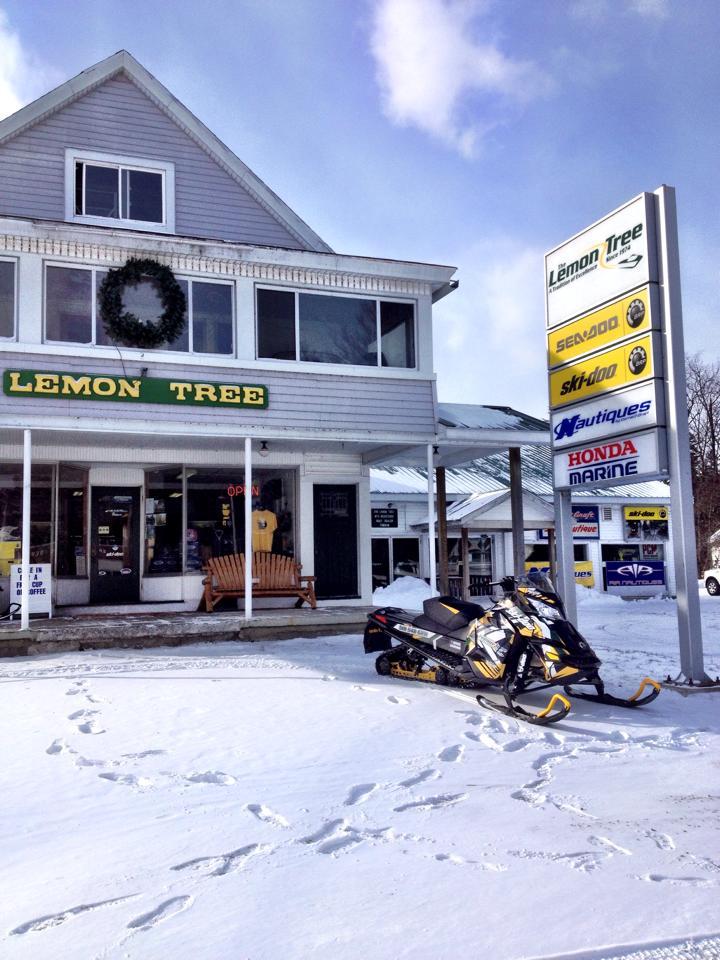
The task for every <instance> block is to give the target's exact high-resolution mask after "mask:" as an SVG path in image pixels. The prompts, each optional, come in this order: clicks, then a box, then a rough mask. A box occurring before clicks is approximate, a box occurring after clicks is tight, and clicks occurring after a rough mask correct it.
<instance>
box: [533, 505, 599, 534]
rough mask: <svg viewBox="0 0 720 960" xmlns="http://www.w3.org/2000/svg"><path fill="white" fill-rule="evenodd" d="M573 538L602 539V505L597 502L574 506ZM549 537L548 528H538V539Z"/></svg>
mask: <svg viewBox="0 0 720 960" xmlns="http://www.w3.org/2000/svg"><path fill="white" fill-rule="evenodd" d="M572 513H573V528H572V534H573V540H599V539H600V507H598V506H596V505H595V504H590V503H587V504H583V505H582V506H581V507H573V509H572ZM547 539H548V532H547V530H538V540H545V541H547Z"/></svg>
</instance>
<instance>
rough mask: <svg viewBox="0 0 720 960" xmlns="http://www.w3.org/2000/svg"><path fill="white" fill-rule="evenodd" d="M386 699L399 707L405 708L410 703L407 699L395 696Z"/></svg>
mask: <svg viewBox="0 0 720 960" xmlns="http://www.w3.org/2000/svg"><path fill="white" fill-rule="evenodd" d="M385 699H386V700H387V702H388V703H396V704H397V705H398V706H403V707H404V706H407V704H408V703H410V701H409V700H408V699H407V697H396V696H394V695H393V696H390V697H385Z"/></svg>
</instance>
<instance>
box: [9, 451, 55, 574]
mask: <svg viewBox="0 0 720 960" xmlns="http://www.w3.org/2000/svg"><path fill="white" fill-rule="evenodd" d="M52 482H53V468H52V466H49V465H45V464H36V465H34V466H33V468H32V490H31V495H30V562H31V563H51V561H52V552H53V551H52V546H53V544H52ZM22 485H23V468H22V464H19V463H18V464H10V463H8V464H0V576H9V574H10V564H11V563H15V562H18V563H19V562H20V555H21V548H22Z"/></svg>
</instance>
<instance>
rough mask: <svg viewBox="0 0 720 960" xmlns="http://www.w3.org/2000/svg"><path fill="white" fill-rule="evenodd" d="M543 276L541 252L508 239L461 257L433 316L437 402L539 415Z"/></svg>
mask: <svg viewBox="0 0 720 960" xmlns="http://www.w3.org/2000/svg"><path fill="white" fill-rule="evenodd" d="M543 273H544V252H543V251H542V250H540V249H539V248H534V247H529V246H526V245H523V244H522V243H521V242H520V241H518V240H515V239H513V238H509V237H508V238H504V239H497V238H494V239H492V240H487V241H483V242H482V243H480V244H477V245H475V246H474V247H472V248H471V249H470V250H468V251H467V252H466V253H465V254H464V255H463V257H462V259H461V260H460V261H459V262H458V274H457V276H458V278H459V280H460V287H459V289H458V290H457V291H456V292H455V293H452V294H450V295H449V296H448V297H447V298H446V299H445V300H442V301H441V302H440V303H439V304H438V305H437V306H436V307H435V308H434V311H433V315H434V323H433V327H434V340H435V367H436V371H437V375H438V396H439V398H440V400H444V401H447V402H465V403H493V404H501V405H507V406H513V407H517V408H519V409H520V410H524V411H525V412H527V413H532V414H535V415H538V416H546V415H547V413H546V411H547V377H546V372H545V371H546V367H545V317H544V311H543V303H544V290H543Z"/></svg>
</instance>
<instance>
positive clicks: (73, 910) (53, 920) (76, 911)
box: [10, 893, 139, 937]
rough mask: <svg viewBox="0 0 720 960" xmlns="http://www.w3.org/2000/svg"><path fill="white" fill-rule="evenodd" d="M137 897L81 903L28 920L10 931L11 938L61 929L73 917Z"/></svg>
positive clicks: (132, 895) (134, 894)
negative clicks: (49, 929)
mask: <svg viewBox="0 0 720 960" xmlns="http://www.w3.org/2000/svg"><path fill="white" fill-rule="evenodd" d="M137 896H139V894H136V893H133V894H131V895H130V896H129V897H115V898H114V899H112V900H99V901H98V902H97V903H81V904H80V905H79V906H77V907H69V908H68V909H67V910H62V911H61V912H60V913H49V914H47V916H44V917H37V918H36V919H35V920H28V921H27V922H26V923H21V924H20V926H19V927H15V929H14V930H11V931H10V936H11V937H13V936H22V934H24V933H38V932H40V931H41V930H47V929H48V928H49V927H59V926H60V924H62V923H65V922H66V921H67V920H71V919H72V918H73V917H78V916H80V915H81V914H83V913H88V912H90V911H92V910H99V909H100V907H110V906H113V904H116V903H123V902H124V901H125V900H133V899H134V898H135V897H137Z"/></svg>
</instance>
